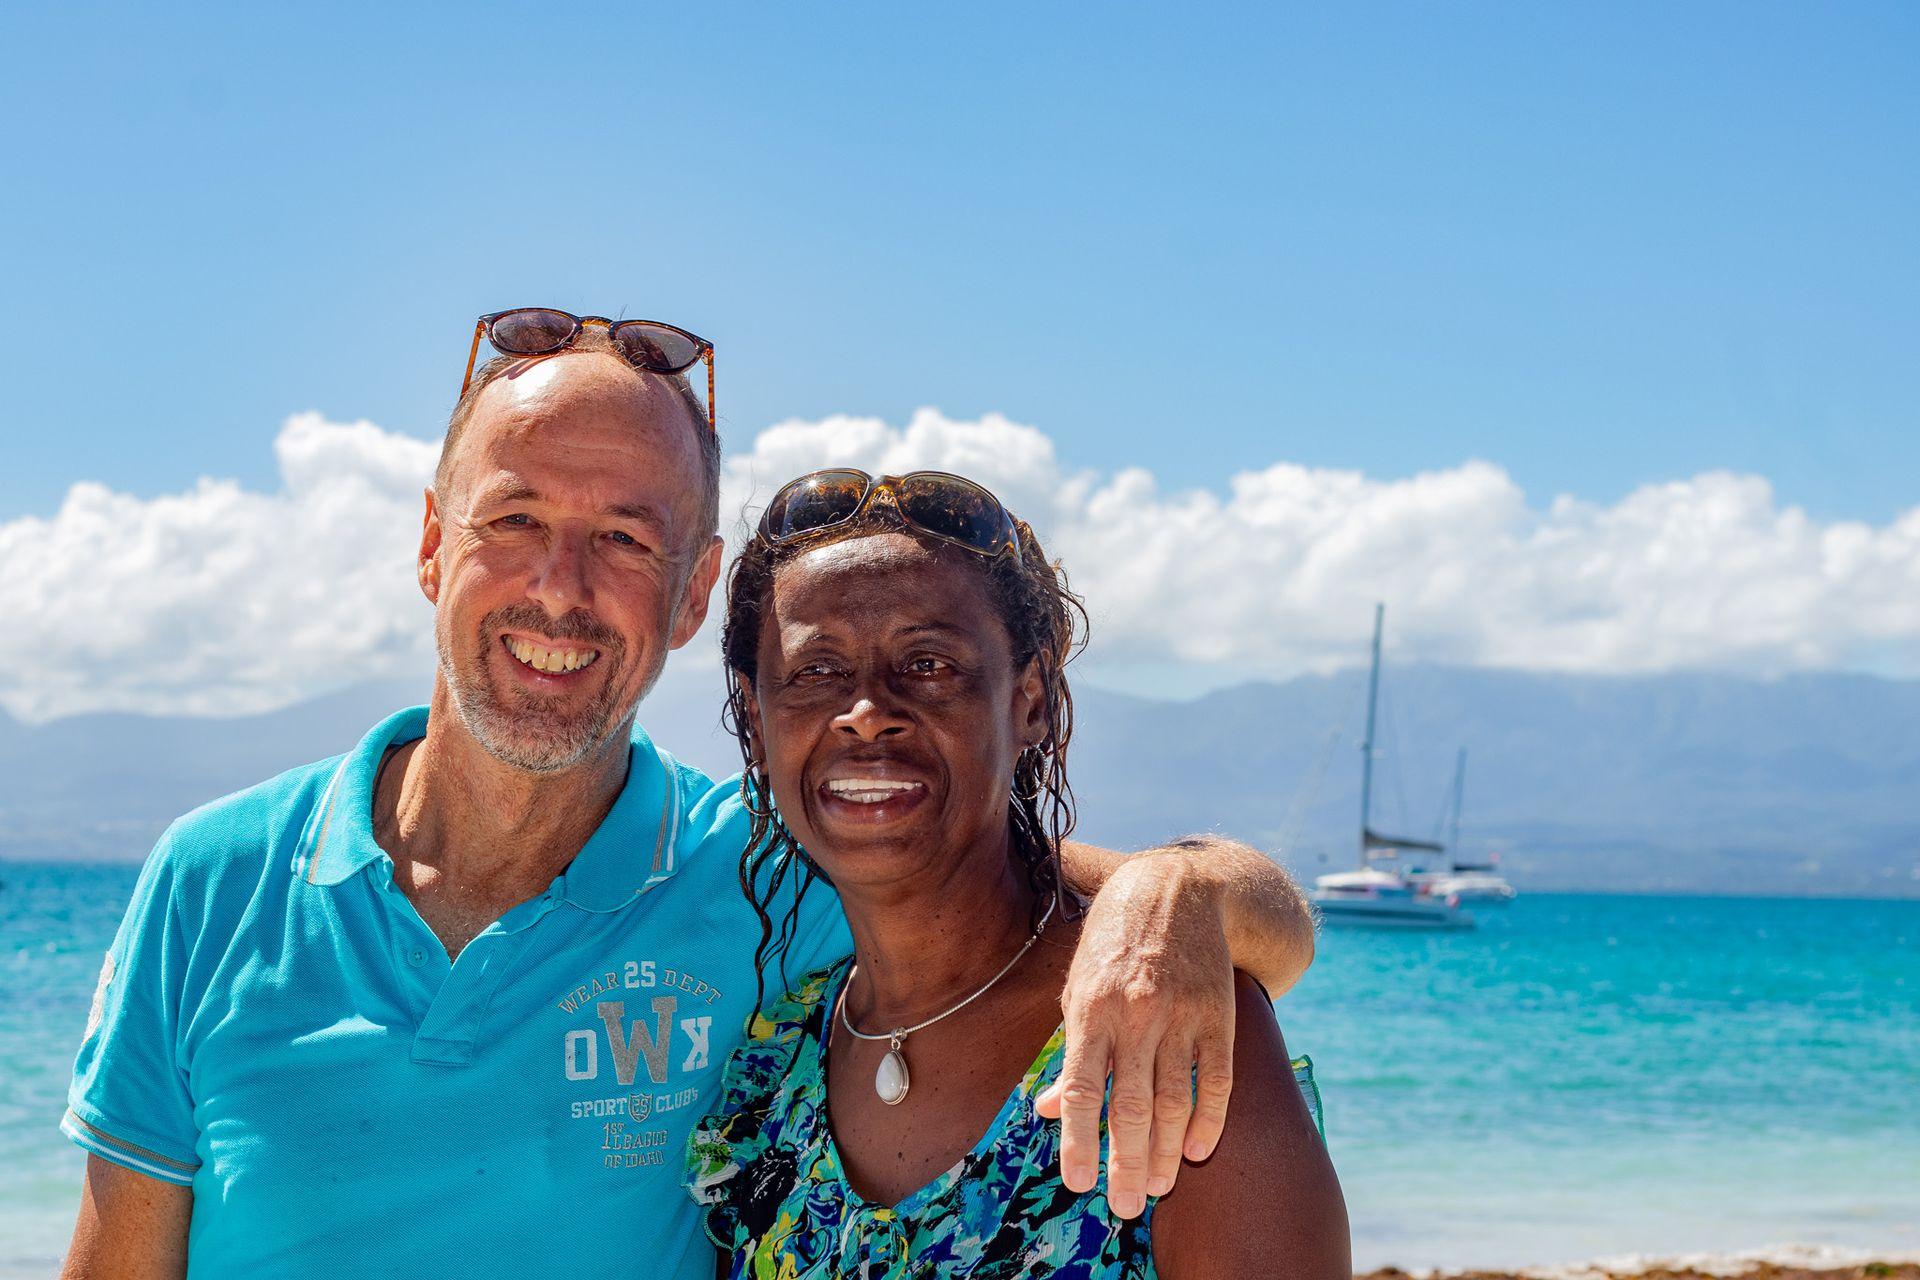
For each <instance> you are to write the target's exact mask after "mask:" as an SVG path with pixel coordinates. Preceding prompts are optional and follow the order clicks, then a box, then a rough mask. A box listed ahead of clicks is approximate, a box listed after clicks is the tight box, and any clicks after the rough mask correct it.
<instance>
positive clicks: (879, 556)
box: [773, 530, 999, 630]
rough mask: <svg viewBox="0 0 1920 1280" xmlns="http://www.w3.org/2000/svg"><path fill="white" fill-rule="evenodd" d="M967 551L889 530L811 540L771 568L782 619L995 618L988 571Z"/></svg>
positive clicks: (966, 622)
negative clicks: (811, 544) (805, 547)
mask: <svg viewBox="0 0 1920 1280" xmlns="http://www.w3.org/2000/svg"><path fill="white" fill-rule="evenodd" d="M977 558H978V557H975V556H973V554H972V553H971V552H967V551H960V550H957V549H956V550H947V549H944V548H941V547H938V546H932V545H929V544H927V543H925V542H922V541H921V540H920V539H918V538H915V537H913V536H911V535H910V534H904V533H898V532H894V531H891V530H889V531H884V532H879V533H873V534H867V535H862V536H859V537H853V538H845V539H842V540H840V541H838V542H830V543H828V544H826V545H824V546H819V547H814V548H811V549H809V550H807V551H805V552H802V553H801V554H800V555H798V556H795V557H794V558H793V559H791V560H789V561H787V562H786V563H785V564H783V565H781V566H780V567H779V569H778V570H777V571H776V572H775V575H774V584H773V587H774V608H775V611H776V613H777V614H778V615H779V616H780V617H781V620H782V623H783V624H785V623H788V622H799V621H806V622H810V623H814V624H820V623H823V622H827V621H830V620H832V619H834V618H843V619H847V620H853V619H855V618H858V619H861V620H863V621H865V622H872V621H875V620H877V616H878V615H885V616H887V617H889V618H893V619H896V620H898V621H905V620H906V619H908V618H913V619H919V618H933V619H937V620H939V621H941V622H944V623H948V624H958V625H961V626H963V627H971V626H974V625H982V624H984V625H985V626H986V627H987V628H988V629H990V630H991V629H995V628H997V626H998V623H999V618H998V617H997V615H996V614H995V613H994V611H993V609H992V607H991V605H992V602H991V600H990V599H989V596H988V592H987V582H986V575H985V574H984V573H982V572H981V567H982V566H980V565H978V564H972V563H968V561H969V560H974V559H977Z"/></svg>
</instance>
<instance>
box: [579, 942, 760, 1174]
mask: <svg viewBox="0 0 1920 1280" xmlns="http://www.w3.org/2000/svg"><path fill="white" fill-rule="evenodd" d="M722 996H723V993H722V991H721V990H720V988H719V987H717V986H716V985H715V984H713V983H711V982H709V981H707V980H706V979H705V978H702V977H700V976H699V975H698V974H696V973H692V972H689V971H688V970H686V969H684V968H681V967H678V966H675V965H671V964H667V963H664V962H662V961H659V960H655V959H645V960H641V959H633V960H626V961H623V962H620V963H618V964H616V965H615V966H613V967H611V968H608V969H605V970H602V971H600V972H598V973H595V974H593V975H592V976H590V977H588V978H586V979H584V980H582V981H581V982H579V983H577V984H576V985H575V986H573V987H571V988H569V989H568V990H567V991H565V992H563V993H561V994H560V995H559V997H558V998H557V999H556V1000H555V1001H554V1008H555V1010H556V1011H557V1012H558V1013H559V1015H560V1016H561V1019H562V1021H563V1026H562V1028H561V1031H560V1034H559V1036H558V1037H557V1043H555V1044H554V1048H553V1055H554V1056H553V1058H552V1060H551V1065H550V1066H549V1067H548V1068H547V1069H549V1070H552V1071H554V1072H555V1074H557V1075H558V1076H559V1077H560V1079H561V1080H562V1081H564V1082H565V1085H566V1088H567V1093H568V1094H569V1095H570V1100H569V1101H568V1103H567V1104H566V1105H567V1115H568V1120H569V1121H570V1124H569V1128H570V1129H576V1128H577V1129H578V1130H579V1131H580V1149H581V1153H582V1155H583V1157H584V1156H586V1155H587V1154H588V1153H589V1152H591V1153H592V1154H593V1155H596V1156H597V1157H598V1158H599V1160H600V1163H601V1165H602V1167H604V1168H606V1169H609V1170H611V1169H637V1168H657V1167H663V1166H664V1167H673V1166H677V1165H678V1163H679V1160H680V1149H681V1146H682V1144H683V1143H684V1142H685V1140H686V1133H687V1130H688V1128H689V1126H690V1125H691V1124H692V1122H693V1121H694V1120H695V1119H696V1118H698V1117H699V1116H700V1115H701V1114H702V1113H703V1112H704V1111H705V1103H704V1102H703V1097H704V1095H705V1093H706V1092H707V1090H708V1088H709V1087H710V1085H709V1082H708V1079H707V1077H709V1076H711V1075H713V1067H714V1059H715V1052H714V1049H715V1046H714V1044H713V1027H714V1020H715V1018H716V1016H718V1012H717V1009H716V1006H718V1005H719V1004H720V1001H721V999H722ZM736 1021H737V1019H736ZM729 1047H730V1046H723V1047H722V1051H721V1052H720V1054H719V1057H721V1058H723V1059H724V1058H725V1056H726V1049H727V1048H729Z"/></svg>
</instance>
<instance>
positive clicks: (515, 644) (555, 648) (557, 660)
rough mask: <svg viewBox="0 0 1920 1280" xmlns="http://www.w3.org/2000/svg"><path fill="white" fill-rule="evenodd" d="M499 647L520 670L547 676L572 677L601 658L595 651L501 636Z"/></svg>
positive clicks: (551, 641) (553, 642)
mask: <svg viewBox="0 0 1920 1280" xmlns="http://www.w3.org/2000/svg"><path fill="white" fill-rule="evenodd" d="M500 643H501V644H502V645H503V646H505V648H506V650H507V652H508V653H510V654H512V655H513V658H514V660H515V661H516V662H518V663H519V664H520V665H521V666H523V667H528V668H531V669H532V670H534V671H538V672H540V673H541V674H542V675H547V676H568V675H572V674H573V673H574V672H576V671H581V670H584V669H585V668H587V667H590V666H592V665H593V663H594V661H595V660H596V659H597V658H599V656H600V651H599V650H598V649H593V648H588V647H586V646H582V645H569V644H563V643H561V642H559V641H554V640H548V639H546V638H545V637H532V638H529V637H526V636H517V635H503V636H501V637H500Z"/></svg>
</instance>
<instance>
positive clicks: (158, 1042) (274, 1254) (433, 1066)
mask: <svg viewBox="0 0 1920 1280" xmlns="http://www.w3.org/2000/svg"><path fill="white" fill-rule="evenodd" d="M426 723H427V713H426V709H425V708H414V709H412V710H408V711H402V712H400V713H398V714H397V715H394V716H392V717H390V718H388V719H387V720H385V721H383V722H382V723H381V724H379V725H378V726H376V727H375V728H374V729H373V731H372V732H370V733H369V734H368V735H367V736H366V737H365V738H364V739H362V740H361V742H360V745H359V746H358V747H356V748H354V750H353V751H352V752H350V753H349V754H347V755H346V756H343V757H338V758H336V759H334V760H328V761H323V762H321V763H319V764H314V765H309V766H307V767H305V768H301V769H295V770H293V771H292V772H290V773H285V774H282V775H281V776H280V777H278V778H275V779H273V780H272V781H270V782H266V783H263V784H261V785H260V786H257V787H254V788H252V789H251V790H247V791H243V792H240V793H239V794H237V795H233V796H229V797H227V798H226V799H224V800H219V801H216V802H215V803H213V804H211V805H208V806H206V807H205V808H202V809H199V810H196V811H195V812H193V813H190V814H188V815H187V816H186V817H184V818H182V819H180V820H179V821H178V822H176V823H174V824H173V826H172V827H170V828H169V829H168V830H167V832H166V834H165V835H164V836H162V837H161V840H160V843H159V845H158V847H157V848H156V849H155V850H154V852H153V855H152V856H151V857H150V858H149V859H148V861H147V864H146V867H145V869H144V870H143V871H142V873H141V876H140V881H139V885H138V887H137V888H136V889H135V890H134V896H133V902H132V905H131V906H130V907H129V908H128V910H127V915H126V919H125V921H124V922H123V923H122V924H121V926H120V932H119V935H118V936H117V937H116V938H115V940H114V943H113V948H112V950H111V951H110V952H109V953H108V955H107V960H106V964H105V967H104V969H103V971H102V974H101V982H100V989H99V992H98V994H97V995H96V996H95V999H94V1003H93V1010H92V1013H91V1015H90V1017H89V1020H88V1027H87V1033H86V1038H85V1040H84V1042H83V1044H82V1046H81V1049H80V1054H79V1060H78V1062H77V1063H76V1065H75V1067H74V1075H73V1085H72V1088H71V1090H70V1092H69V1096H68V1106H69V1109H68V1112H67V1115H66V1118H65V1120H64V1121H63V1123H62V1128H63V1129H64V1130H65V1131H66V1132H67V1134H68V1135H69V1136H70V1137H71V1138H72V1139H73V1140H74V1141H75V1142H77V1143H79V1144H80V1145H81V1146H83V1147H85V1148H86V1149H87V1150H88V1151H90V1152H92V1153H94V1154H95V1155H98V1156H100V1157H102V1158H103V1159H107V1160H111V1161H113V1162H114V1163H116V1164H120V1165H124V1166H126V1167H127V1168H130V1169H135V1170H138V1171H139V1172H141V1173H144V1174H146V1175H148V1176H150V1177H154V1178H159V1179H162V1180H164V1181H167V1182H172V1183H177V1184H179V1185H181V1186H187V1187H191V1188H192V1189H193V1196H194V1201H193V1220H192V1225H191V1227H190V1229H189V1237H188V1253H187V1269H188V1274H189V1276H193V1277H211V1276H247V1277H254V1276H259V1275H267V1274H278V1275H288V1274H293V1275H322V1274H330V1275H334V1276H367V1275H377V1276H404V1277H407V1278H408V1280H418V1278H419V1277H422V1276H442V1275H464V1276H474V1277H478V1276H499V1275H516V1276H519V1275H525V1276H596V1275H599V1276H604V1275H613V1274H626V1275H639V1276H686V1277H694V1276H699V1277H710V1276H712V1275H713V1273H714V1251H713V1246H712V1245H711V1244H710V1243H709V1242H708V1240H707V1238H706V1236H705V1234H704V1233H703V1232H702V1231H701V1230H700V1226H699V1219H698V1215H697V1212H696V1209H695V1206H694V1205H693V1204H692V1202H691V1201H690V1200H689V1199H688V1197H687V1194H686V1192H685V1190H684V1189H683V1188H682V1186H681V1178H682V1174H683V1170H684V1157H683V1152H684V1149H685V1146H686V1138H687V1133H688V1130H689V1129H690V1127H691V1126H692V1124H693V1122H694V1121H695V1120H696V1119H697V1118H698V1117H699V1116H700V1115H702V1114H703V1113H704V1112H705V1111H706V1110H707V1108H708V1107H709V1106H711V1105H712V1103H713V1100H714V1097H715V1091H716V1089H717V1088H718V1085H719V1082H720V1077H721V1071H722V1068H723V1067H724V1065H725V1063H726V1060H727V1056H728V1054H729V1053H731V1052H732V1050H733V1049H734V1048H735V1047H736V1046H737V1045H738V1044H739V1043H740V1042H741V1039H742V1034H743V1030H744V1027H745V1023H746V1019H747V1017H748V1015H749V1014H750V1013H751V1012H752V1006H753V1003H754V974H753V952H754V946H755V944H756V943H757V942H758V941H759V938H760V929H759V923H758V921H757V919H756V918H755V916H754V915H753V913H752V911H751V910H750V909H749V907H748V906H747V904H746V901H745V899H744V898H743V897H742V895H741V892H740V885H739V878H738V876H739V870H738V868H739V857H740V852H741V849H742V847H743V845H744V843H745V838H746V829H747V824H746V815H745V812H744V810H743V809H742V807H741V805H740V803H739V800H738V795H737V791H736V789H735V788H734V786H733V784H731V783H727V784H720V785H716V784H714V783H712V782H711V781H709V780H708V779H707V778H706V776H705V775H703V774H701V773H700V772H698V771H697V770H694V769H692V768H689V767H688V766H686V765H684V764H681V763H680V762H679V761H677V760H675V759H674V758H673V757H672V756H670V755H668V754H666V753H665V752H663V751H660V750H658V749H657V748H655V747H654V745H653V744H652V743H651V742H650V741H649V740H648V739H647V737H646V735H645V734H644V733H642V732H640V731H638V730H636V731H635V734H634V741H633V744H632V748H631V754H630V757H629V766H628V773H627V781H626V785H625V787H624V788H623V789H622V790H621V792H620V795H619V798H618V799H617V800H615V802H614V805H613V808H612V810H611V811H610V812H609V813H608V814H607V816H606V819H605V820H604V821H603V822H602V823H601V824H600V827H599V829H598V830H597V831H595V832H594V834H593V836H592V837H591V838H590V839H589V840H588V841H587V843H586V845H585V847H584V848H582V849H581V850H580V852H579V854H578V855H577V856H576V857H575V858H574V859H573V862H572V863H571V865H569V866H568V867H567V869H566V870H565V871H564V872H563V873H562V874H561V875H560V876H559V877H558V878H557V879H555V880H554V881H553V883H552V884H551V885H550V886H548V888H547V890H546V892H545V893H543V894H541V895H540V896H538V897H536V898H534V899H533V900H531V901H529V902H524V903H522V904H520V905H519V906H517V907H514V908H513V909H512V910H510V911H508V912H507V913H506V914H505V915H504V916H502V917H501V918H500V919H499V920H498V921H496V922H495V923H494V924H493V925H492V926H490V927H489V928H488V929H487V930H486V931H485V932H483V933H481V934H480V935H479V936H478V937H476V938H474V940H473V941H472V942H470V943H468V944H467V946H466V947H465V949H463V950H462V951H461V953H460V955H459V957H458V959H456V960H453V961H449V960H448V959H447V954H446V951H445V950H444V949H443V948H442V947H441V945H440V942H439V940H438V939H436V938H435V937H434V935H433V932H432V931H431V930H430V929H428V928H427V926H426V924H425V923H424V922H423V921H422V920H421V919H420V916H419V915H418V913H417V912H415V910H414V908H413V904H412V903H411V902H410V901H409V900H408V898H407V896H406V894H405V893H403V892H402V891H401V890H400V889H399V888H398V887H397V886H396V885H395V884H394V879H393V864H392V861H391V860H390V859H389V858H388V857H387V855H386V853H385V852H384V851H382V850H381V848H380V847H379V845H378V844H376V843H375V841H374V838H373V790H374V780H375V777H376V775H377V773H378V772H379V767H380V763H381V760H382V758H383V757H384V755H385V753H386V751H387V749H388V748H389V747H391V746H394V745H397V744H400V743H404V742H407V741H409V740H411V739H414V738H418V737H421V736H422V735H424V734H425V732H426ZM850 950H852V942H851V939H850V938H849V936H848V934H847V932H846V925H845V923H844V921H843V920H842V919H841V916H840V912H839V909H838V904H837V902H836V900H835V899H834V898H833V896H832V895H831V894H830V893H826V892H824V891H816V892H815V893H813V894H810V895H808V900H807V902H806V903H805V904H804V905H803V908H802V912H801V917H800V921H799V930H798V933H797V936H796V939H795V944H794V947H793V950H792V952H791V955H790V959H789V963H788V970H789V972H790V973H792V974H794V975H798V974H800V973H803V972H805V971H807V970H808V969H810V968H812V967H814V966H815V965H817V964H820V963H823V962H825V961H826V960H828V959H831V958H832V957H834V956H836V955H844V954H845V953H847V952H848V951H850ZM773 983H774V980H773V979H770V981H769V986H770V988H771V989H772V992H773V993H777V991H778V990H779V988H778V987H777V986H774V985H773Z"/></svg>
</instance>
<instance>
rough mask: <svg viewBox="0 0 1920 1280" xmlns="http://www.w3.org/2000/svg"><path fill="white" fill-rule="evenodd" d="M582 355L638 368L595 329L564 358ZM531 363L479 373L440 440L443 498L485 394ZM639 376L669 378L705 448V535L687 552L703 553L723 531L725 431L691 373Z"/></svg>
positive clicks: (437, 483)
mask: <svg viewBox="0 0 1920 1280" xmlns="http://www.w3.org/2000/svg"><path fill="white" fill-rule="evenodd" d="M577 352H601V353H604V354H606V355H610V356H612V357H613V358H614V359H616V360H618V361H620V363H621V364H623V365H626V366H627V367H628V368H630V369H633V365H632V364H630V363H629V362H628V361H627V359H626V357H625V356H622V355H621V354H620V352H619V351H618V350H616V349H615V347H614V345H613V343H612V341H611V340H610V339H609V338H608V337H607V335H606V334H605V333H603V332H601V331H599V330H596V329H584V330H582V331H581V333H580V335H579V336H578V337H577V338H575V339H574V341H573V345H572V346H571V347H569V348H567V351H566V353H565V354H568V355H571V354H574V353H577ZM526 360H527V357H526V356H504V355H503V356H495V357H493V359H491V360H489V361H487V362H486V363H485V364H483V365H481V366H480V368H479V369H478V370H476V371H475V373H474V375H473V382H472V384H471V385H469V386H468V387H467V393H466V394H465V395H463V396H461V397H460V402H459V403H458V404H456V405H454V406H453V414H452V416H451V417H449V418H448V419H447V435H446V439H444V440H442V441H441V442H440V462H439V465H438V466H436V467H435V468H434V471H433V488H434V492H435V493H438V494H442V495H444V494H445V493H446V491H447V481H448V478H449V477H450V476H451V475H452V472H453V458H454V454H455V453H456V452H457V451H458V449H459V447H460V437H461V436H463V435H465V434H466V430H467V422H468V420H469V419H471V418H472V417H473V406H474V405H475V404H476V403H478V402H479V399H480V396H481V393H482V392H484V391H485V390H486V389H487V388H488V387H490V386H492V385H493V383H494V382H495V381H497V380H498V379H499V378H500V376H501V375H502V374H504V373H506V372H507V370H509V369H511V368H513V367H514V366H515V365H519V364H524V363H525V362H526ZM634 372H635V373H636V374H638V375H639V376H640V377H643V378H665V379H667V380H668V381H669V382H670V383H672V384H673V391H674V393H675V395H676V396H677V397H678V399H679V401H680V404H681V406H682V407H683V408H685V409H686V411H687V414H686V417H687V423H688V425H689V426H690V427H691V428H692V430H693V435H694V439H695V441H696V442H697V443H698V444H699V446H700V481H701V494H700V528H699V534H700V536H699V538H698V539H697V540H696V541H695V543H694V545H693V546H692V547H690V548H688V549H689V550H690V551H696V552H697V551H700V550H702V549H703V548H704V547H705V546H706V544H707V543H708V541H709V540H711V539H712V537H713V535H714V534H716V533H718V532H719V531H720V433H719V432H718V431H716V430H714V429H713V428H711V427H709V426H708V425H707V407H706V406H705V405H704V404H702V403H700V397H698V396H697V395H695V394H694V391H693V388H692V387H691V386H690V385H688V383H687V379H686V375H684V374H677V373H676V374H665V373H649V372H647V371H645V370H642V369H634Z"/></svg>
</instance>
